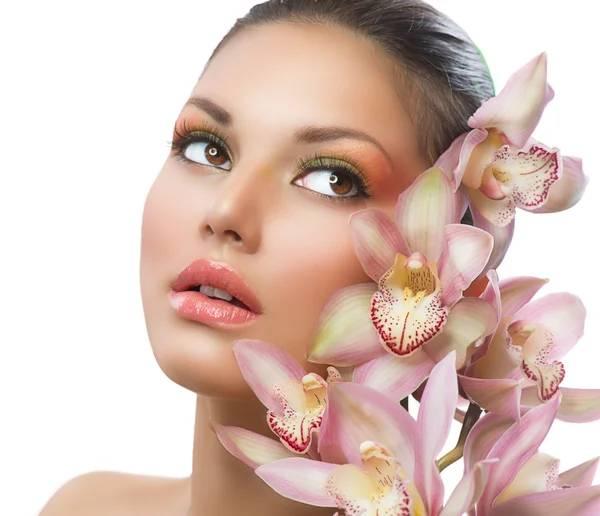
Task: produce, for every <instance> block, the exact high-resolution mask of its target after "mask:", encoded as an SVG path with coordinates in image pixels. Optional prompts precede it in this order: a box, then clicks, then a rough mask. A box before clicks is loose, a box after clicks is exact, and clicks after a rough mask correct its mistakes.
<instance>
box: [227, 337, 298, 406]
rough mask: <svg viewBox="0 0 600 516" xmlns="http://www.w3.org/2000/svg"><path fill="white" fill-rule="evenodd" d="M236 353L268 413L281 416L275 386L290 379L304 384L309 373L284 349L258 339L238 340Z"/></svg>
mask: <svg viewBox="0 0 600 516" xmlns="http://www.w3.org/2000/svg"><path fill="white" fill-rule="evenodd" d="M233 353H234V355H235V358H236V360H237V362H238V365H239V368H240V371H241V373H242V376H243V377H244V380H246V383H247V384H248V385H249V386H250V388H251V389H252V390H253V391H254V393H255V394H256V397H257V398H258V399H259V400H260V401H261V403H262V404H263V405H264V406H265V407H267V408H268V409H269V410H272V411H273V412H275V413H276V414H277V415H279V416H282V415H283V410H282V407H281V404H280V400H279V397H278V396H277V394H275V391H274V389H275V386H276V385H277V384H280V383H282V382H286V381H289V380H297V381H301V380H302V377H303V376H304V375H305V374H306V371H305V370H304V369H303V368H302V367H301V366H300V365H298V364H297V363H296V361H295V360H294V359H293V358H292V357H291V356H290V355H288V354H287V353H286V352H285V351H283V350H282V349H281V348H278V347H277V346H274V345H273V344H268V343H266V342H261V341H259V340H249V339H242V340H238V341H236V342H235V343H234V345H233Z"/></svg>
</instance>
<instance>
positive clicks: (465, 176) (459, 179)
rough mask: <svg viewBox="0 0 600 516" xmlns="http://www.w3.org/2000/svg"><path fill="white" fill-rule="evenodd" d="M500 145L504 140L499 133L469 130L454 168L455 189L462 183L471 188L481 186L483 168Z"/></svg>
mask: <svg viewBox="0 0 600 516" xmlns="http://www.w3.org/2000/svg"><path fill="white" fill-rule="evenodd" d="M488 136H490V138H488ZM500 145H502V140H501V139H500V138H499V137H498V135H490V134H489V133H488V132H487V131H486V130H485V129H474V130H472V131H470V132H468V133H467V135H466V137H465V139H464V140H463V144H462V147H461V149H460V154H459V157H458V164H457V165H456V167H455V169H454V190H457V189H458V188H459V186H460V185H461V183H462V184H464V185H465V186H468V187H469V188H475V189H477V188H479V185H481V175H482V174H483V169H484V168H485V167H486V166H487V164H488V163H489V162H490V161H492V157H493V156H494V153H495V152H496V150H497V149H498V147H500Z"/></svg>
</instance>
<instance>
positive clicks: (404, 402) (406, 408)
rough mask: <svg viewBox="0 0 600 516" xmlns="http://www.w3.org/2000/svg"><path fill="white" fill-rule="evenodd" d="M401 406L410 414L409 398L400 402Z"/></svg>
mask: <svg viewBox="0 0 600 516" xmlns="http://www.w3.org/2000/svg"><path fill="white" fill-rule="evenodd" d="M400 405H402V406H403V407H404V410H406V412H408V396H407V397H406V398H404V399H402V400H400Z"/></svg>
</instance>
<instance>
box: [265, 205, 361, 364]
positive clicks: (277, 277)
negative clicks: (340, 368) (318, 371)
mask: <svg viewBox="0 0 600 516" xmlns="http://www.w3.org/2000/svg"><path fill="white" fill-rule="evenodd" d="M320 211H321V214H322V216H321V217H319V216H312V217H310V216H309V217H302V218H298V219H294V220H288V221H287V223H286V224H285V225H284V224H282V225H281V226H280V229H279V231H278V232H276V233H273V234H272V238H273V242H274V243H273V252H272V253H268V254H269V257H268V258H267V256H266V255H265V261H268V264H265V265H266V266H267V267H268V269H267V270H268V274H269V276H270V280H269V281H268V282H266V281H265V282H264V284H265V285H270V292H265V295H267V296H268V298H269V299H268V301H269V306H270V307H272V308H271V312H270V319H271V323H272V324H273V325H274V326H275V327H274V328H273V330H274V338H273V339H274V342H276V343H278V344H279V345H281V346H282V347H284V348H285V349H286V351H288V352H289V353H290V354H291V355H292V356H294V358H296V360H298V361H299V362H301V363H304V364H307V362H305V351H306V348H307V346H308V345H309V344H310V343H311V337H312V333H313V330H314V324H315V322H316V320H317V318H318V317H319V314H320V312H321V309H322V307H323V305H324V304H325V303H326V302H327V301H328V300H329V299H330V298H331V296H332V295H333V294H335V293H336V292H338V291H339V290H340V289H342V288H344V287H346V286H349V285H354V284H356V283H364V282H371V279H370V278H369V277H368V276H367V275H366V274H365V273H364V271H363V269H362V266H361V265H360V262H359V261H358V258H357V256H356V253H355V251H354V247H353V244H352V240H351V237H350V232H349V227H348V217H349V215H350V213H351V211H350V210H343V211H342V210H340V209H339V208H337V210H335V209H332V210H331V211H326V210H325V209H323V208H321V209H320ZM302 213H306V209H304V210H302ZM285 228H287V230H285ZM307 368H308V369H310V370H314V368H315V365H314V364H311V365H310V366H308V367H307Z"/></svg>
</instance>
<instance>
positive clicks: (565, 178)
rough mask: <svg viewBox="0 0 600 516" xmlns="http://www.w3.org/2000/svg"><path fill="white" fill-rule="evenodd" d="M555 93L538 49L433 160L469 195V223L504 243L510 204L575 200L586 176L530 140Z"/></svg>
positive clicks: (576, 163) (540, 207) (539, 207)
mask: <svg viewBox="0 0 600 516" xmlns="http://www.w3.org/2000/svg"><path fill="white" fill-rule="evenodd" d="M553 97H554V91H553V90H552V88H551V87H550V86H549V84H548V82H547V57H546V54H545V53H542V54H540V55H538V56H537V57H535V58H534V59H532V60H531V61H529V62H528V63H527V64H525V65H524V66H523V67H522V68H520V69H519V70H517V71H516V72H515V73H514V74H513V75H512V76H511V77H510V78H509V80H508V82H507V84H506V86H505V87H504V89H503V90H502V91H501V92H500V93H499V94H498V95H497V96H495V97H492V98H491V99H489V100H487V101H486V102H484V103H483V104H482V105H481V107H480V108H479V109H478V110H477V111H476V112H475V113H474V114H473V116H471V118H469V120H468V124H469V127H471V128H472V131H470V132H468V133H465V134H463V135H461V136H460V137H459V138H457V139H456V140H455V141H454V143H453V144H452V145H451V147H450V148H449V149H448V150H447V151H446V152H445V153H444V154H443V155H442V156H441V157H440V158H439V160H438V162H437V163H436V164H437V165H439V166H441V167H442V168H446V169H447V170H449V171H450V170H451V171H453V174H454V188H455V189H458V188H459V187H460V185H461V184H462V185H463V189H464V191H465V192H467V193H468V198H469V205H470V208H471V211H472V212H473V215H474V221H475V225H476V226H477V227H482V228H483V229H486V230H488V231H490V228H489V226H490V225H495V226H498V227H499V228H502V227H504V228H506V229H505V230H501V229H497V230H496V231H490V232H492V233H496V234H494V236H495V237H496V236H498V237H500V236H501V235H502V238H504V239H507V240H508V241H510V238H511V237H512V231H513V229H514V228H513V226H514V217H515V210H516V208H521V209H524V210H527V211H531V212H537V213H548V212H557V211H561V210H565V209H567V208H570V207H571V206H573V205H575V204H576V203H577V202H579V200H580V199H581V196H582V195H583V192H584V190H585V187H586V185H587V182H588V178H587V177H586V176H585V175H584V174H583V171H582V166H581V160H580V159H578V158H574V157H569V156H565V157H562V156H561V154H560V152H559V150H558V149H556V148H549V147H546V146H545V145H543V144H542V143H540V142H538V141H536V140H534V139H533V138H531V135H532V133H533V131H534V129H535V128H536V126H537V124H538V123H539V121H540V118H541V116H542V113H543V111H544V109H545V107H546V105H547V104H548V102H550V101H551V100H552V99H553Z"/></svg>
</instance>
